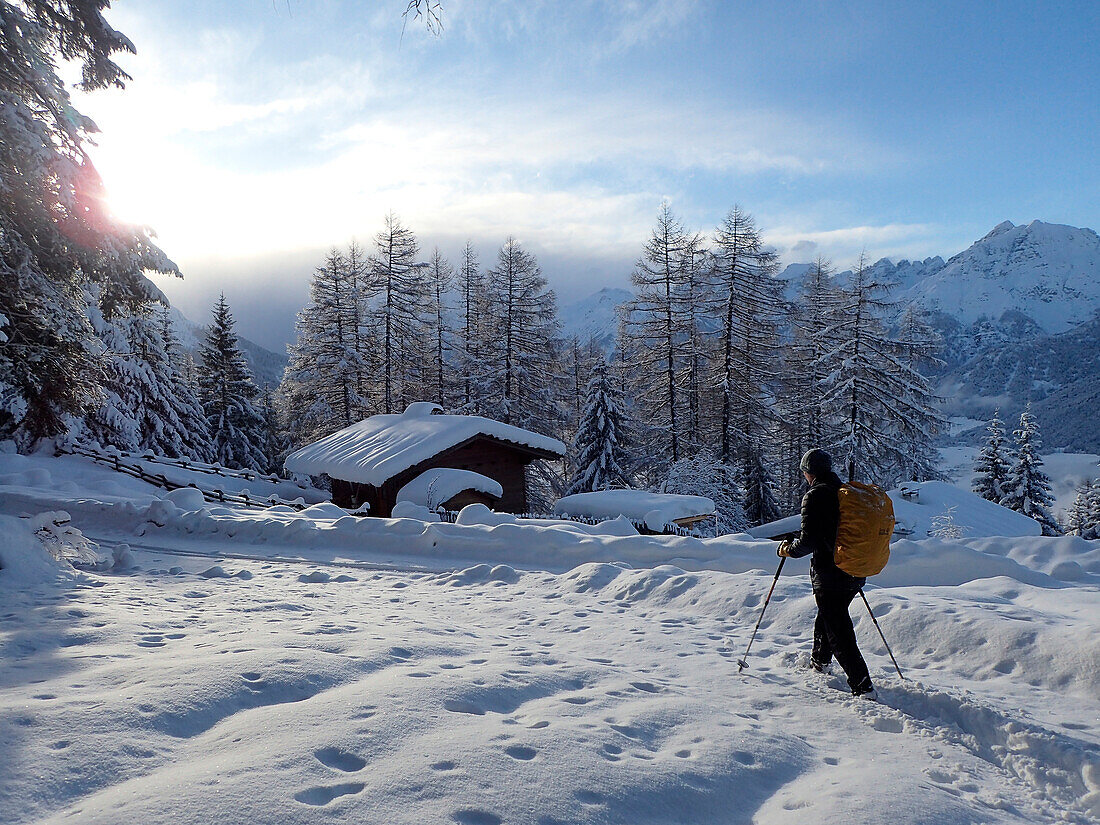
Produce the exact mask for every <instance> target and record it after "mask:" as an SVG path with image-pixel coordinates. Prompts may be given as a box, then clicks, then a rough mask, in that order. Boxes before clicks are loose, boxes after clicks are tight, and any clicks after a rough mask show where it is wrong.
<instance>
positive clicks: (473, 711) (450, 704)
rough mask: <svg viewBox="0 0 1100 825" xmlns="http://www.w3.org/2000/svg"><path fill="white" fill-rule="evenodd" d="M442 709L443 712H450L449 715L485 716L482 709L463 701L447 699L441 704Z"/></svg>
mask: <svg viewBox="0 0 1100 825" xmlns="http://www.w3.org/2000/svg"><path fill="white" fill-rule="evenodd" d="M443 707H444V709H445V710H449V711H451V713H468V714H470V715H472V716H484V715H485V709H484V708H482V707H479V706H478V705H475V704H474V703H473V702H467V701H465V700H463V699H447V700H446V701H444V702H443Z"/></svg>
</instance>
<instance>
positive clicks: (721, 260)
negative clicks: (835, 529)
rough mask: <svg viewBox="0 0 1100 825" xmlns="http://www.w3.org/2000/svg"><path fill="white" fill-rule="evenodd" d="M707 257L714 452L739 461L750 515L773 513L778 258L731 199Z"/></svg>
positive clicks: (729, 460) (779, 307) (726, 459)
mask: <svg viewBox="0 0 1100 825" xmlns="http://www.w3.org/2000/svg"><path fill="white" fill-rule="evenodd" d="M712 259H713V262H714V263H713V268H712V275H711V281H712V287H711V289H712V297H711V302H712V306H713V308H714V309H716V310H717V311H718V313H719V314H718V318H717V320H718V323H719V325H720V326H719V353H718V356H717V358H716V362H717V364H716V366H717V371H716V374H715V377H714V385H715V388H716V390H717V391H718V396H719V405H720V408H721V413H720V421H721V424H720V427H721V429H720V432H719V438H718V460H719V461H720V462H721V463H722V464H723V465H727V466H729V465H733V466H738V467H740V469H741V481H742V484H745V483H747V482H748V481H750V480H751V481H752V483H753V485H754V489H753V492H752V496H751V499H747V501H748V502H751V504H752V505H753V512H752V513H751V514H750V515H749V518H750V519H751V520H758V519H763V520H771V518H772V515H771V514H772V513H774V512H775V511H776V509H777V504H776V501H775V495H774V492H773V489H774V482H773V480H772V478H771V476H770V474H769V473H768V471H767V453H768V448H769V442H771V441H772V440H774V431H775V426H776V423H777V422H776V415H775V406H776V405H775V400H774V399H775V396H774V390H773V386H774V384H775V383H776V380H777V377H778V375H779V373H780V369H779V358H780V346H779V319H780V313H781V311H782V308H783V296H782V292H783V285H782V283H781V282H780V281H778V280H776V278H775V277H774V276H775V273H776V271H777V270H778V258H777V257H776V255H775V253H774V251H772V250H771V249H770V248H768V247H767V246H766V245H765V244H764V240H763V238H762V237H761V235H760V232H759V230H758V229H757V227H756V223H755V221H754V220H753V217H752V215H750V214H748V213H747V212H745V211H744V210H742V209H741V208H740V207H738V206H734V208H733V209H731V210H730V211H729V213H727V215H726V217H725V219H724V220H723V221H722V223H721V225H720V226H719V227H718V228H717V229H716V230H715V233H714V244H713V248H712Z"/></svg>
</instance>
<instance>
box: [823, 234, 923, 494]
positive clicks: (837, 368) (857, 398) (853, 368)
mask: <svg viewBox="0 0 1100 825" xmlns="http://www.w3.org/2000/svg"><path fill="white" fill-rule="evenodd" d="M889 289H890V285H889V284H885V283H882V282H879V281H878V280H876V279H874V278H873V277H872V276H871V273H870V272H869V270H868V267H867V266H866V259H865V258H864V256H863V255H860V258H859V264H858V265H857V267H856V271H855V272H854V273H853V275H852V279H851V282H850V283H849V284H848V286H847V287H846V288H845V289H844V298H843V301H842V306H841V308H840V312H841V315H842V318H841V320H840V322H839V323H838V324H837V326H836V329H837V333H838V335H837V347H836V349H835V350H833V351H832V352H827V353H825V354H824V356H823V358H822V361H823V364H824V365H825V366H826V367H827V368H828V370H829V374H830V378H831V380H832V382H833V383H832V386H831V388H830V390H829V391H828V393H827V394H826V396H825V398H824V401H825V404H826V405H828V406H830V407H832V408H833V409H834V410H835V411H836V412H837V413H838V415H837V419H836V421H835V431H836V432H838V438H837V441H836V442H835V443H834V444H833V445H832V452H833V453H834V454H835V455H839V456H843V458H844V460H845V463H846V464H847V474H848V480H849V481H855V480H856V479H857V477H862V478H864V479H867V478H871V479H874V480H875V481H876V482H877V483H879V484H883V485H885V486H887V487H890V486H893V484H894V483H896V482H898V481H901V480H903V474H905V473H906V471H907V469H908V468H910V467H911V465H912V456H915V455H917V456H919V455H928V454H929V453H930V451H931V447H930V445H931V443H932V441H933V440H934V438H935V437H936V434H937V433H938V432H939V431H940V430H941V429H942V427H943V414H942V412H941V411H940V410H939V408H938V406H937V404H936V398H935V395H934V393H933V392H932V388H931V386H930V385H929V383H928V379H926V378H925V377H924V376H923V375H921V374H920V372H918V371H917V370H916V369H914V368H913V367H911V366H909V363H908V357H907V355H906V352H905V347H904V346H903V345H902V344H901V343H900V342H898V341H897V340H896V339H895V338H892V337H890V335H889V334H888V332H887V331H886V328H885V324H884V321H883V319H884V318H885V316H886V315H887V314H888V313H889V312H890V311H892V310H893V308H894V304H893V303H892V302H891V301H890V300H889V299H888V297H887V294H888V292H889ZM857 468H858V471H857Z"/></svg>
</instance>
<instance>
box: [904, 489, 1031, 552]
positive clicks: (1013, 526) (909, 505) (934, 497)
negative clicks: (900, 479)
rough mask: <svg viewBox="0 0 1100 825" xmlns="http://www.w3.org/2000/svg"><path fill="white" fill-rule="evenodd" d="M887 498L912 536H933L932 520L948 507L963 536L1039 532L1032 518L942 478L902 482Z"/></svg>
mask: <svg viewBox="0 0 1100 825" xmlns="http://www.w3.org/2000/svg"><path fill="white" fill-rule="evenodd" d="M907 493H908V494H909V495H906V494H907ZM890 499H891V501H893V503H894V519H895V521H896V522H897V524H898V527H899V528H901V529H902V530H903V531H904V533H905V534H906V535H910V536H912V537H913V538H925V537H927V536H930V535H933V530H934V526H935V525H934V519H935V518H936V517H937V516H946V515H947V514H948V511H949V510H950V511H951V516H952V520H953V521H954V523H955V524H956V525H957V526H958V528H959V529H960V530H962V531H963V535H964V536H975V537H977V536H1037V535H1039V534H1040V533H1041V532H1042V528H1041V527H1040V526H1039V523H1038V522H1037V521H1035V520H1034V519H1030V518H1028V517H1027V516H1025V515H1021V514H1020V513H1017V512H1014V511H1013V510H1009V509H1008V508H1006V507H1002V506H1000V505H999V504H994V503H993V502H992V501H986V500H985V499H984V498H981V497H980V496H977V495H975V494H974V493H971V492H969V491H968V490H962V489H960V488H958V487H955V486H954V485H952V484H946V483H944V482H942V481H923V482H919V483H917V482H914V483H910V484H904V485H902V487H901V489H899V490H891V491H890ZM952 508H953V509H952Z"/></svg>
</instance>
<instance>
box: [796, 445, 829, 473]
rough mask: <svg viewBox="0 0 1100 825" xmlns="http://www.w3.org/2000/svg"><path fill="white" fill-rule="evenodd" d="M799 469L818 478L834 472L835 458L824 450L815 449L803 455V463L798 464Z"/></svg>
mask: <svg viewBox="0 0 1100 825" xmlns="http://www.w3.org/2000/svg"><path fill="white" fill-rule="evenodd" d="M798 469H800V470H801V471H802V472H804V473H809V474H810V475H812V476H813V477H814V478H817V477H818V476H823V475H825V474H826V473H829V472H832V469H833V460H832V458H830V457H829V454H828V453H827V452H825V451H824V450H818V449H813V450H810V451H809V452H807V453H806V455H804V456H802V463H801V464H799V465H798Z"/></svg>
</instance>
